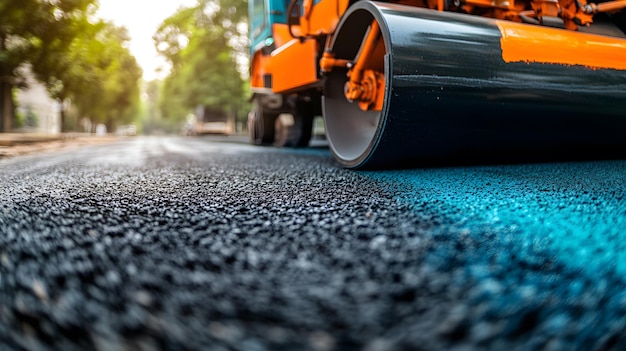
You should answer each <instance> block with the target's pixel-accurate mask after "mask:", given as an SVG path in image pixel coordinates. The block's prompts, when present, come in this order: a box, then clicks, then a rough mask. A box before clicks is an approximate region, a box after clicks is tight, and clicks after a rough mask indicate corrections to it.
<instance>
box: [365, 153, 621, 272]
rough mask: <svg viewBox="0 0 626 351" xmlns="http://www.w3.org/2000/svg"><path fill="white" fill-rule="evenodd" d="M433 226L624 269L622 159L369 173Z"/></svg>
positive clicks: (598, 267)
mask: <svg viewBox="0 0 626 351" xmlns="http://www.w3.org/2000/svg"><path fill="white" fill-rule="evenodd" d="M366 174H368V175H369V176H371V177H374V178H377V179H379V180H381V181H383V182H386V183H389V184H390V185H391V186H392V188H393V189H396V190H395V191H396V192H397V198H398V201H400V202H405V203H408V204H410V206H411V207H412V208H413V210H414V211H415V212H416V213H417V215H418V216H426V217H427V218H431V217H432V219H433V220H435V221H436V222H437V223H441V224H442V225H441V226H435V227H433V230H434V231H435V232H437V231H446V232H450V231H451V230H452V229H454V230H453V231H456V232H458V233H463V234H474V235H483V234H492V235H494V240H499V241H501V242H503V243H509V244H514V245H515V246H516V247H517V248H518V249H522V250H531V251H533V252H538V251H542V252H544V253H545V254H550V255H553V256H554V257H555V258H556V259H557V260H558V261H559V262H562V263H563V264H566V265H568V266H570V267H572V268H579V269H584V270H589V271H590V272H595V273H597V272H598V271H607V270H616V271H617V272H619V273H620V274H625V273H626V161H602V162H580V163H560V164H533V165H507V166H482V167H459V168H442V169H424V170H419V169H418V170H405V171H391V172H368V173H366Z"/></svg>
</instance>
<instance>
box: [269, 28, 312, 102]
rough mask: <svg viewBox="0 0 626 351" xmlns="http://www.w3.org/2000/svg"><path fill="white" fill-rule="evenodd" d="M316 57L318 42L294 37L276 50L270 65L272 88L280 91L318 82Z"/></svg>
mask: <svg viewBox="0 0 626 351" xmlns="http://www.w3.org/2000/svg"><path fill="white" fill-rule="evenodd" d="M316 57H317V44H316V42H315V40H312V39H310V40H305V41H304V42H301V41H300V40H298V39H292V40H291V41H289V42H288V43H287V44H285V45H283V46H281V47H280V48H278V49H276V50H274V52H272V58H271V62H270V67H269V71H270V72H272V74H273V76H272V90H273V91H274V92H276V93H280V92H285V91H288V90H293V89H297V88H300V87H303V86H305V85H310V84H312V83H315V82H317V81H318V79H317V66H316V64H315V58H316Z"/></svg>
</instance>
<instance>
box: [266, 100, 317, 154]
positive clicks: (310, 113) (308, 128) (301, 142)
mask: <svg viewBox="0 0 626 351" xmlns="http://www.w3.org/2000/svg"><path fill="white" fill-rule="evenodd" d="M295 105H296V106H295V108H294V111H293V113H292V115H293V120H294V121H293V122H294V123H293V125H290V126H286V125H283V123H282V120H281V119H280V118H277V119H276V123H275V129H276V134H275V138H276V140H275V142H274V145H276V146H282V147H307V146H308V145H309V142H310V141H311V136H312V134H313V119H314V117H315V112H314V111H315V110H314V106H313V104H312V103H311V102H308V101H303V100H298V101H296V104H295Z"/></svg>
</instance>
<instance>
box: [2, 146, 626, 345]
mask: <svg viewBox="0 0 626 351" xmlns="http://www.w3.org/2000/svg"><path fill="white" fill-rule="evenodd" d="M625 185H626V161H623V160H603V161H584V162H583V161H579V162H560V163H558V162H556V163H555V162H552V163H534V164H514V165H483V166H464V167H447V168H429V169H411V170H401V171H376V172H364V171H358V172H357V171H349V170H344V169H341V168H340V167H339V166H338V165H337V164H336V163H335V162H334V161H333V159H332V157H331V155H330V152H329V151H328V149H325V148H310V149H301V150H287V149H276V148H267V147H252V146H248V145H244V144H240V143H232V142H228V140H227V139H226V140H221V141H216V140H215V139H210V138H209V139H207V138H175V137H169V138H146V137H136V138H128V139H123V140H120V141H117V142H112V143H108V144H102V145H91V146H83V147H81V148H75V149H63V150H57V151H50V152H46V153H42V154H37V155H35V154H31V155H27V156H19V157H14V158H8V159H0V189H2V191H0V349H2V350H21V349H28V350H87V349H97V350H158V349H171V350H199V349H206V350H253V351H254V350H259V351H260V350H314V351H326V350H363V351H387V350H624V349H626V331H625V330H626V240H625V239H626V238H625V236H626V187H625Z"/></svg>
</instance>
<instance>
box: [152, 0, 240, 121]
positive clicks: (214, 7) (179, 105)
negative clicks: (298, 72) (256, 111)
mask: <svg viewBox="0 0 626 351" xmlns="http://www.w3.org/2000/svg"><path fill="white" fill-rule="evenodd" d="M246 19H247V7H246V2H245V1H242V0H199V1H198V3H197V5H196V6H194V7H191V8H181V9H179V10H178V11H177V12H176V13H175V14H174V15H172V16H171V17H169V18H167V19H166V20H165V21H164V22H163V23H162V25H161V26H160V27H159V29H158V31H157V32H156V33H155V35H154V37H153V39H154V41H155V44H156V48H157V51H158V52H159V53H160V54H161V55H163V56H164V57H165V58H166V59H167V60H169V61H170V63H171V64H172V70H171V73H170V75H169V76H168V77H167V78H166V79H165V81H164V84H163V93H162V95H161V96H162V99H161V102H160V108H161V111H162V114H163V115H164V116H165V117H168V118H172V119H177V120H181V121H182V119H183V118H184V117H185V116H186V115H187V114H188V113H190V112H191V111H193V110H194V108H196V106H198V105H203V106H205V107H208V108H210V109H211V110H217V111H222V112H224V113H225V114H228V115H232V114H235V113H237V110H238V109H239V108H240V106H241V105H242V104H243V103H245V101H246V97H245V88H244V87H245V84H244V81H243V79H242V77H241V73H240V72H239V71H238V69H237V57H240V56H241V55H245V53H246V52H247V51H246V46H245V43H246V30H247V27H246V25H245V23H246ZM242 43H243V44H242Z"/></svg>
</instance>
